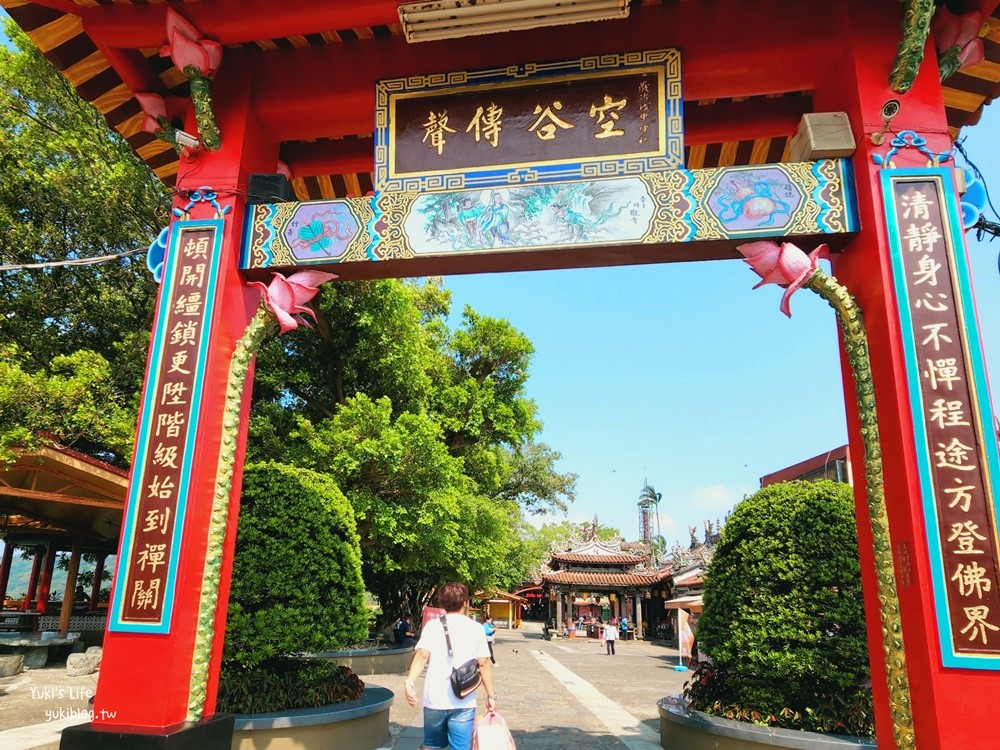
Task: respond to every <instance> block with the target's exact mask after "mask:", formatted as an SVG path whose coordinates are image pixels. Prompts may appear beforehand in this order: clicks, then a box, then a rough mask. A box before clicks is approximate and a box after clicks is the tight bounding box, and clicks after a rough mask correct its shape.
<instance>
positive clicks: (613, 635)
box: [604, 622, 618, 641]
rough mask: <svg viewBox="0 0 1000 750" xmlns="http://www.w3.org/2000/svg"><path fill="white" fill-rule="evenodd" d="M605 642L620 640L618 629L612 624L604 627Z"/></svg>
mask: <svg viewBox="0 0 1000 750" xmlns="http://www.w3.org/2000/svg"><path fill="white" fill-rule="evenodd" d="M604 640H606V641H617V640H618V628H617V627H615V626H614V625H612V624H611V623H610V622H609V623H608V624H606V625H605V626H604Z"/></svg>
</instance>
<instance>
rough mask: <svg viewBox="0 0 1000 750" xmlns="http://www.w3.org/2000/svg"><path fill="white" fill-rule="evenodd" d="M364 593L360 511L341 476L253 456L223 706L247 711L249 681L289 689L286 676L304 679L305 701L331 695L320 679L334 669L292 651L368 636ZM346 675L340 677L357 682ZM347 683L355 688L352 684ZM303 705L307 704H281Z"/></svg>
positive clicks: (247, 473)
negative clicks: (344, 491) (357, 521)
mask: <svg viewBox="0 0 1000 750" xmlns="http://www.w3.org/2000/svg"><path fill="white" fill-rule="evenodd" d="M363 597H364V583H363V582H362V579H361V551H360V546H359V540H358V534H357V530H356V528H355V524H354V513H353V511H352V509H351V506H350V504H349V503H348V502H347V500H346V498H344V496H343V494H341V492H340V490H339V489H338V488H337V485H336V484H335V483H334V482H333V481H332V480H330V479H329V478H327V477H325V476H323V475H321V474H317V473H315V472H312V471H309V470H306V469H299V468H296V467H292V466H287V465H284V464H279V463H273V462H266V463H258V464H248V465H247V467H246V469H245V470H244V476H243V496H242V499H241V507H240V517H239V525H238V528H237V533H236V555H235V559H234V562H233V576H232V587H231V590H230V594H229V616H228V620H227V623H226V641H225V647H224V649H223V674H222V677H221V679H220V691H219V704H220V707H221V708H222V710H226V711H236V712H240V711H239V710H238V704H239V702H240V701H241V700H242V699H241V698H240V696H241V695H244V694H246V692H247V686H248V685H256V686H257V688H258V689H260V690H265V689H266V690H267V692H269V693H273V694H274V695H276V696H281V695H286V694H287V693H288V691H287V689H286V688H285V687H282V685H287V684H289V683H291V682H295V681H296V680H300V681H301V683H302V689H301V690H300V691H299V692H300V693H301V694H302V695H303V696H306V698H307V703H306V704H305V705H323V702H326V703H328V702H329V701H328V700H325V696H324V695H323V689H322V684H323V683H324V682H325V681H328V680H330V679H332V678H333V673H331V672H329V670H328V671H326V672H324V671H323V670H322V669H320V668H318V667H317V665H316V664H315V663H310V662H308V661H302V660H299V659H295V658H293V657H294V655H295V654H302V653H308V652H316V651H328V650H337V649H341V648H344V647H345V646H348V645H350V644H353V643H358V642H359V641H363V640H364V639H365V637H366V636H367V634H368V614H367V611H366V610H365V607H364V599H363ZM320 672H322V674H320ZM295 675H298V677H296V676H295ZM348 675H350V673H349V671H348V672H347V674H340V676H339V677H336V679H337V680H341V681H347V682H350V680H348ZM276 676H280V677H276ZM350 676H351V677H353V675H350ZM354 679H357V678H354ZM345 684H346V683H345ZM358 684H361V683H360V681H358ZM267 686H271V687H270V688H267ZM362 687H363V686H362ZM314 688H315V689H314ZM343 692H344V694H345V695H348V694H352V692H354V691H353V689H351V688H350V686H348V688H347V689H345V690H344V691H343ZM309 696H312V698H311V699H310V698H309ZM353 697H357V696H354V695H351V697H349V698H344V699H345V700H351V699H352V698H353ZM316 700H321V701H322V702H321V703H315V701H316ZM299 707H304V705H302V704H300V705H294V706H293V705H285V706H283V708H299ZM268 710H275V709H268Z"/></svg>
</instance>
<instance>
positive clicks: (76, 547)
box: [59, 537, 83, 638]
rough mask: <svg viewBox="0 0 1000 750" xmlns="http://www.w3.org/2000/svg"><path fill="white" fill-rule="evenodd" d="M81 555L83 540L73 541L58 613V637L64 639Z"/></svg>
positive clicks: (70, 614)
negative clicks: (60, 608) (60, 607)
mask: <svg viewBox="0 0 1000 750" xmlns="http://www.w3.org/2000/svg"><path fill="white" fill-rule="evenodd" d="M81 554H83V540H82V539H81V538H80V537H77V538H76V539H74V540H73V550H72V552H70V555H69V570H68V571H67V573H66V587H65V588H64V589H63V600H62V610H61V611H60V612H59V637H60V638H65V637H66V633H68V632H69V618H70V617H71V616H72V614H73V599H74V596H75V594H76V576H77V573H79V572H80V555H81Z"/></svg>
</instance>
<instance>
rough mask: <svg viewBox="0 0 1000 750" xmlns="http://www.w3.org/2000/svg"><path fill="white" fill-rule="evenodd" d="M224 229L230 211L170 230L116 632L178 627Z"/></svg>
mask: <svg viewBox="0 0 1000 750" xmlns="http://www.w3.org/2000/svg"><path fill="white" fill-rule="evenodd" d="M222 234H223V221H222V220H221V219H211V220H199V221H177V222H174V224H173V225H172V227H171V230H170V244H169V247H168V248H167V256H166V266H165V269H164V274H163V285H162V288H161V289H160V299H159V306H158V309H157V324H156V326H155V328H154V331H155V332H156V335H155V338H154V339H153V341H152V355H151V357H150V363H149V371H148V373H147V380H148V382H147V385H146V393H145V397H144V399H143V404H142V415H141V417H140V419H139V429H138V435H137V440H136V451H135V459H134V461H133V467H134V470H133V472H132V479H131V486H130V487H129V497H130V498H134V501H133V502H130V503H129V504H128V509H127V515H126V518H125V519H124V527H123V530H122V538H121V549H120V551H119V558H118V559H119V560H120V563H119V565H118V568H117V573H116V577H115V583H114V587H113V590H114V597H113V599H112V602H111V609H110V617H109V620H108V630H110V631H118V632H141V633H169V632H170V615H171V612H172V609H173V598H174V587H175V585H176V580H177V565H178V560H179V557H180V544H181V533H182V531H183V528H184V513H185V506H186V502H187V493H188V484H189V478H190V469H191V460H192V456H193V453H194V450H195V445H194V442H195V436H196V435H197V431H198V407H199V403H200V402H199V396H200V393H201V387H202V381H203V379H204V374H205V373H204V369H205V362H206V359H207V357H206V351H205V350H206V348H207V347H208V341H209V332H210V331H211V330H212V322H213V321H212V307H211V300H213V299H214V298H215V291H216V286H217V283H218V263H216V262H215V259H216V258H218V257H219V252H220V244H221V242H222Z"/></svg>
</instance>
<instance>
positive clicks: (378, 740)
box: [232, 687, 394, 750]
mask: <svg viewBox="0 0 1000 750" xmlns="http://www.w3.org/2000/svg"><path fill="white" fill-rule="evenodd" d="M393 697H394V696H393V693H392V691H391V690H389V689H387V688H383V687H366V688H365V694H364V695H363V696H362V697H361V698H360V699H359V700H356V701H351V702H349V703H338V704H337V705H335V706H321V707H319V708H299V709H295V710H292V711H274V712H272V713H266V714H252V715H249V716H248V715H240V714H238V715H237V716H236V725H235V728H234V731H233V749H232V750H293V748H294V750H313V749H315V750H326V749H327V748H337V747H344V748H347V747H349V748H351V750H375V749H376V748H379V747H383V746H385V745H387V744H388V742H389V706H391V705H392V700H393Z"/></svg>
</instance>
